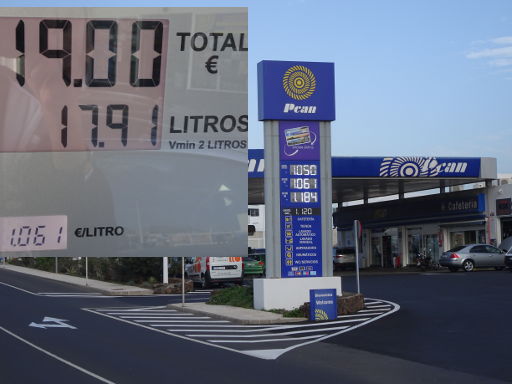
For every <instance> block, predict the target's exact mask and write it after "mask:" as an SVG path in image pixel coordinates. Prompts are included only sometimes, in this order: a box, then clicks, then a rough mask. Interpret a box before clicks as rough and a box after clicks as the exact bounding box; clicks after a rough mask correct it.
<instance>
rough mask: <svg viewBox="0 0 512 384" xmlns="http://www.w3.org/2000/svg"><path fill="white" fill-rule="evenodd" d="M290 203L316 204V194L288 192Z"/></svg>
mask: <svg viewBox="0 0 512 384" xmlns="http://www.w3.org/2000/svg"><path fill="white" fill-rule="evenodd" d="M290 202H291V203H318V192H290Z"/></svg>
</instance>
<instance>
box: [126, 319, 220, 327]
mask: <svg viewBox="0 0 512 384" xmlns="http://www.w3.org/2000/svg"><path fill="white" fill-rule="evenodd" d="M123 320H124V319H123ZM127 321H129V320H127ZM152 321H153V320H135V322H137V323H151V322H152ZM187 322H189V323H204V324H210V323H229V321H228V320H162V321H155V323H187ZM167 326H169V324H167ZM155 327H156V325H155Z"/></svg>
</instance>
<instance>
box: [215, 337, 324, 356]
mask: <svg viewBox="0 0 512 384" xmlns="http://www.w3.org/2000/svg"><path fill="white" fill-rule="evenodd" d="M324 336H326V335H325V334H322V335H315V336H303V337H296V338H293V339H292V340H308V339H318V338H321V337H324ZM208 341H209V342H210V343H269V342H278V341H291V340H290V339H263V340H244V341H240V340H208ZM242 353H243V352H242Z"/></svg>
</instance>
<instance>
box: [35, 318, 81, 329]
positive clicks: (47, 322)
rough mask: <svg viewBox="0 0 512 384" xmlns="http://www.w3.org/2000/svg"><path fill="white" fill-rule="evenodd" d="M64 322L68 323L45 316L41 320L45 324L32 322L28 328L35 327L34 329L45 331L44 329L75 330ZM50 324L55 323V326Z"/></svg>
mask: <svg viewBox="0 0 512 384" xmlns="http://www.w3.org/2000/svg"><path fill="white" fill-rule="evenodd" d="M65 321H68V320H64V319H57V318H55V317H48V316H45V317H44V319H43V323H45V324H38V323H34V322H32V323H30V324H29V325H28V326H29V327H35V328H43V329H46V328H71V329H77V328H76V327H73V326H72V325H69V324H66V323H65ZM52 322H53V323H55V324H50V323H52Z"/></svg>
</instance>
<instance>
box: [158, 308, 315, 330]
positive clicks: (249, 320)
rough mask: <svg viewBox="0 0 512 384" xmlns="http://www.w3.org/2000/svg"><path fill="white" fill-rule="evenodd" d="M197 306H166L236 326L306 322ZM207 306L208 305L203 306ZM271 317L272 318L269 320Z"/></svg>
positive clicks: (262, 312) (264, 312)
mask: <svg viewBox="0 0 512 384" xmlns="http://www.w3.org/2000/svg"><path fill="white" fill-rule="evenodd" d="M197 304H199V305H201V304H202V303H193V304H187V303H185V306H183V305H182V304H168V305H167V308H170V309H175V310H177V311H181V312H191V313H194V314H196V315H207V316H210V317H213V318H216V319H221V320H229V321H232V322H234V323H236V324H242V325H267V324H288V323H300V322H304V321H307V320H308V319H307V318H305V317H283V316H282V315H279V314H276V313H272V312H266V311H258V310H256V309H246V308H240V307H230V306H228V305H211V307H212V311H208V310H204V309H203V310H202V309H198V308H194V307H193V306H194V305H196V306H197ZM204 305H208V304H204ZM216 310H224V313H219V312H217V311H216ZM229 311H236V312H238V313H243V315H242V316H243V317H244V318H241V316H236V315H235V314H231V315H230V314H229ZM258 316H265V317H267V318H265V319H264V318H257V317H258ZM270 316H272V318H269V317H270Z"/></svg>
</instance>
